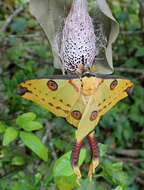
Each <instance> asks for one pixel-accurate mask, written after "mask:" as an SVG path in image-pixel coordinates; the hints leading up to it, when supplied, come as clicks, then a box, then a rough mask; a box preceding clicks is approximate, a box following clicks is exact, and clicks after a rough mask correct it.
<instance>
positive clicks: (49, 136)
mask: <svg viewBox="0 0 144 190" xmlns="http://www.w3.org/2000/svg"><path fill="white" fill-rule="evenodd" d="M45 124H46V132H45V135H44V136H43V138H42V142H43V143H45V142H46V141H47V139H49V142H50V143H49V146H50V149H51V154H52V157H53V159H54V161H55V160H57V159H58V158H57V154H56V151H55V148H54V146H53V144H52V142H51V139H52V134H51V129H52V128H53V126H52V123H49V122H48V121H47V122H46V123H45Z"/></svg>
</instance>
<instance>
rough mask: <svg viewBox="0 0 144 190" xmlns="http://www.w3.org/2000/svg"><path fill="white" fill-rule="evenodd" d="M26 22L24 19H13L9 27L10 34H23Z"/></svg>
mask: <svg viewBox="0 0 144 190" xmlns="http://www.w3.org/2000/svg"><path fill="white" fill-rule="evenodd" d="M27 24H28V23H27V20H26V19H25V18H15V19H14V21H13V23H12V24H11V25H10V28H11V31H12V32H23V31H24V30H26V28H27Z"/></svg>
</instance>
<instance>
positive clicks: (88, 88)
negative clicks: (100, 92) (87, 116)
mask: <svg viewBox="0 0 144 190" xmlns="http://www.w3.org/2000/svg"><path fill="white" fill-rule="evenodd" d="M82 84H83V87H82V93H83V95H85V96H91V95H93V94H94V93H95V90H96V87H97V81H96V78H95V77H83V78H82Z"/></svg>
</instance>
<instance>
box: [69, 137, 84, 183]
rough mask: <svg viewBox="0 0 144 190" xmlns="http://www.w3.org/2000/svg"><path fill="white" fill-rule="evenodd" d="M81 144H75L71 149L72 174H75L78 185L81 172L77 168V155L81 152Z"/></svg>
mask: <svg viewBox="0 0 144 190" xmlns="http://www.w3.org/2000/svg"><path fill="white" fill-rule="evenodd" d="M82 144H83V140H81V141H79V142H77V141H76V143H75V145H74V147H73V150H72V161H71V162H72V167H73V170H74V173H75V174H76V176H77V182H78V183H79V180H80V178H81V172H80V169H79V167H78V161H79V153H80V150H81V147H82Z"/></svg>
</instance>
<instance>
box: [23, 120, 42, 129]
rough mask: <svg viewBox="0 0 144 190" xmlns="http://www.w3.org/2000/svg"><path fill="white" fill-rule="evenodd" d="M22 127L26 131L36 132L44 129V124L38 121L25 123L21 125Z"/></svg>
mask: <svg viewBox="0 0 144 190" xmlns="http://www.w3.org/2000/svg"><path fill="white" fill-rule="evenodd" d="M21 127H22V128H23V129H24V130H25V131H35V130H38V129H42V128H43V126H42V124H41V123H39V122H37V121H25V122H23V123H22V124H21Z"/></svg>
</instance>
